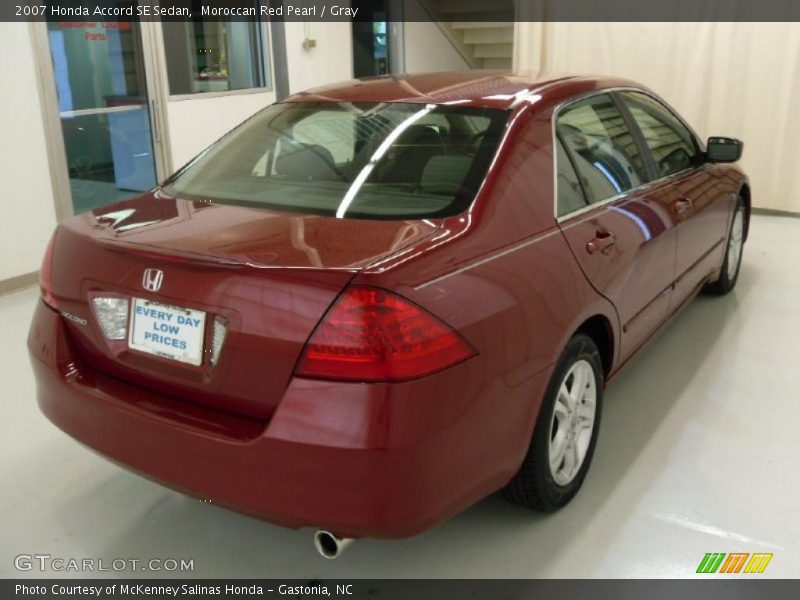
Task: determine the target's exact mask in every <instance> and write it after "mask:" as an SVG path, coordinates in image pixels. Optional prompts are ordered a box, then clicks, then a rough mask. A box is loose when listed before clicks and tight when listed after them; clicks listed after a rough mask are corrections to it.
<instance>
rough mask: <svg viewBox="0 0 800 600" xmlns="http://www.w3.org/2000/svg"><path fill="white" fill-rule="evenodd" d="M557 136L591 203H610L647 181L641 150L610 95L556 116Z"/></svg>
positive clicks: (571, 106)
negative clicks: (612, 199)
mask: <svg viewBox="0 0 800 600" xmlns="http://www.w3.org/2000/svg"><path fill="white" fill-rule="evenodd" d="M556 135H557V136H558V138H559V139H560V140H561V142H562V143H563V144H564V147H565V148H566V150H567V152H568V153H569V156H570V158H571V159H572V162H573V164H574V166H575V170H576V171H577V173H578V176H579V177H580V181H581V182H582V184H583V189H584V190H585V192H586V194H587V200H588V202H589V203H595V202H600V201H602V200H606V199H607V198H611V197H612V196H616V195H617V194H621V193H623V192H626V191H628V190H630V189H632V188H635V187H637V186H639V185H642V184H643V183H646V182H647V180H648V177H647V170H646V168H645V164H644V160H643V158H642V155H641V153H640V152H639V147H638V146H637V145H636V141H635V140H634V138H633V135H631V132H630V130H629V129H628V126H627V123H626V122H625V119H624V118H623V116H622V113H621V112H620V110H619V108H618V107H617V105H616V104H615V102H614V100H613V99H612V98H611V97H610V96H609V95H608V94H600V95H596V96H592V97H590V98H586V99H584V100H579V101H578V102H575V103H573V104H570V105H568V106H567V107H565V108H563V109H562V110H561V111H560V112H559V113H558V116H557V117H556ZM557 162H559V163H562V162H563V159H559V158H557ZM565 168H566V167H565V166H564V165H563V164H558V165H557V169H559V170H562V169H565ZM559 187H560V186H559ZM559 197H561V190H560V189H559ZM559 212H560V211H559ZM564 214H567V213H564Z"/></svg>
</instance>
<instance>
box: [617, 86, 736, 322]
mask: <svg viewBox="0 0 800 600" xmlns="http://www.w3.org/2000/svg"><path fill="white" fill-rule="evenodd" d="M619 97H620V99H621V101H622V102H623V104H624V106H625V107H626V108H627V110H628V111H629V113H630V115H631V117H632V118H633V120H634V121H635V122H636V124H637V125H638V128H639V130H640V131H641V134H642V138H643V140H644V142H645V144H646V146H647V148H648V151H649V152H650V154H651V156H652V163H653V166H654V167H655V170H656V178H657V180H656V185H655V186H654V188H655V189H654V190H653V191H654V192H655V193H658V194H661V195H662V197H663V203H664V204H665V205H666V206H668V207H669V209H670V210H671V211H672V214H673V216H674V218H675V219H676V220H677V252H676V257H675V282H674V292H673V298H672V304H671V308H670V310H671V311H674V310H677V308H678V307H680V305H682V304H683V303H684V302H685V301H686V300H687V299H689V298H691V297H692V296H693V294H694V292H696V291H697V289H698V287H699V286H700V285H702V284H703V283H704V282H706V281H707V280H708V277H709V275H711V274H713V273H714V272H716V270H717V269H718V268H719V265H720V264H721V263H722V258H723V254H724V251H725V244H724V240H725V237H726V234H727V230H728V219H729V216H730V213H731V209H732V207H733V205H732V199H731V198H729V197H727V196H729V194H727V196H726V192H723V191H721V189H720V186H719V185H718V178H717V177H716V176H715V174H714V172H713V165H711V164H709V163H707V162H706V160H705V155H704V153H703V151H702V149H701V148H700V145H699V143H698V142H697V139H696V137H695V135H694V134H693V133H692V131H691V130H690V129H689V128H688V127H687V126H686V125H685V124H684V123H683V122H682V121H681V120H680V118H679V117H678V116H677V115H676V114H675V113H674V112H673V111H672V110H671V109H669V108H668V107H667V106H666V105H665V104H663V103H662V102H660V101H659V100H658V99H656V98H654V97H652V96H650V95H649V94H645V93H642V92H633V91H630V92H620V93H619Z"/></svg>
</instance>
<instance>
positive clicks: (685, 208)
mask: <svg viewBox="0 0 800 600" xmlns="http://www.w3.org/2000/svg"><path fill="white" fill-rule="evenodd" d="M693 208H694V204H692V201H691V200H689V199H688V198H681V199H680V200H676V201H675V203H674V204H673V205H672V210H673V211H674V212H675V214H676V215H677V216H679V217H685V216H686V215H688V214H689V212H690V211H691V210H692V209H693Z"/></svg>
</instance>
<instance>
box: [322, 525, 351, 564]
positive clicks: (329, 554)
mask: <svg viewBox="0 0 800 600" xmlns="http://www.w3.org/2000/svg"><path fill="white" fill-rule="evenodd" d="M354 541H355V540H354V539H353V538H342V537H339V536H338V535H336V534H335V533H331V532H330V531H325V530H324V529H319V530H317V532H316V533H315V534H314V547H315V548H316V549H317V552H319V553H320V554H321V555H322V556H324V557H325V558H329V559H331V560H333V559H334V558H338V556H339V555H340V554H341V553H342V552H344V551H345V550H346V549H347V547H348V546H349V545H350V544H352V543H353V542H354Z"/></svg>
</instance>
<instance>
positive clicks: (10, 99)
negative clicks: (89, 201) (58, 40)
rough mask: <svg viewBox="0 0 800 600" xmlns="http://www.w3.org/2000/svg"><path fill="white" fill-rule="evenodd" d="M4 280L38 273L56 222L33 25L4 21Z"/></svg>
mask: <svg viewBox="0 0 800 600" xmlns="http://www.w3.org/2000/svg"><path fill="white" fill-rule="evenodd" d="M0 56H2V57H3V93H2V100H0V102H2V109H0V131H2V132H3V138H2V143H0V181H2V182H3V195H4V196H5V198H4V201H5V202H4V203H5V207H6V208H5V214H4V216H3V218H2V219H0V281H2V280H3V279H9V278H11V277H16V276H18V275H22V274H24V273H30V272H33V271H37V270H38V269H39V265H40V264H41V261H42V254H43V253H44V248H45V246H46V245H47V240H48V239H49V238H50V234H51V233H52V232H53V228H54V227H55V225H56V215H55V203H54V201H53V189H52V187H51V184H50V173H49V169H48V165H47V152H46V146H45V134H44V122H43V120H42V110H41V103H40V99H39V92H38V86H37V82H36V65H35V63H34V55H33V44H32V39H31V32H30V27H29V26H28V25H27V24H24V23H0Z"/></svg>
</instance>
